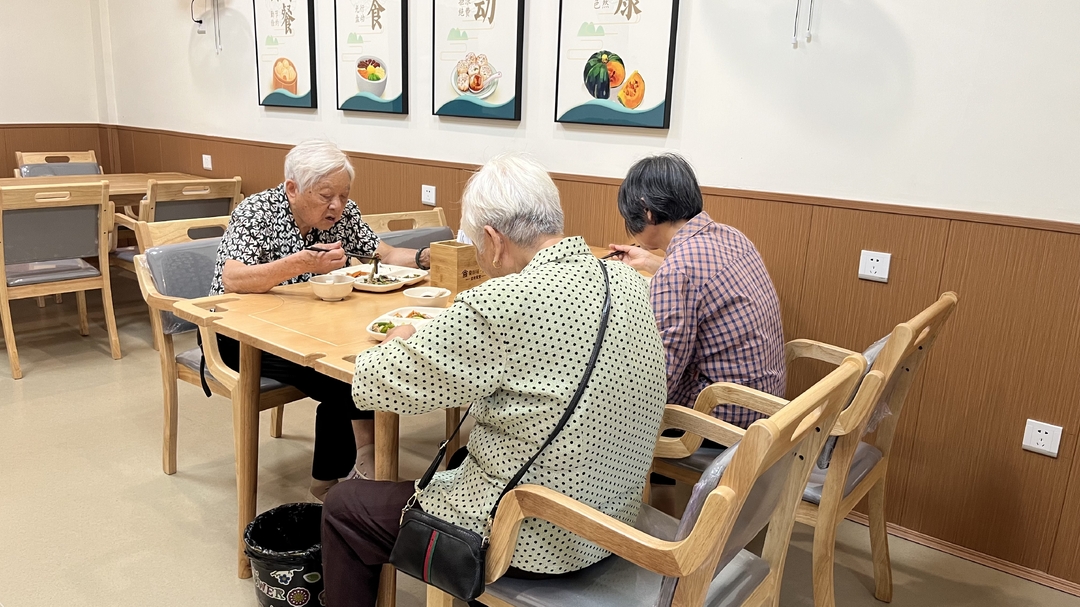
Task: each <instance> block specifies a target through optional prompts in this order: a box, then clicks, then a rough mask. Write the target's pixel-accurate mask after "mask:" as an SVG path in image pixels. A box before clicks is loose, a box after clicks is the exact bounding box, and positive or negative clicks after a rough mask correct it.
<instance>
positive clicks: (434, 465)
mask: <svg viewBox="0 0 1080 607" xmlns="http://www.w3.org/2000/svg"><path fill="white" fill-rule="evenodd" d="M600 271H601V272H602V273H603V274H604V291H605V297H604V309H603V315H602V316H601V317H600V331H599V334H598V335H597V337H596V343H595V344H593V349H592V355H591V356H590V357H589V364H588V366H586V367H585V374H584V375H583V376H582V378H581V381H580V382H579V383H578V387H577V391H575V392H574V396H573V398H571V399H570V404H569V405H567V407H566V410H565V411H563V414H562V418H560V419H559V423H557V424H555V429H554V430H552V431H551V434H550V435H548V437H547V440H546V441H544V444H543V445H541V446H540V449H539V450H538V451H537V452H536V453H535V454H533V456H532V457H531V458H529V461H527V462H525V465H524V466H522V467H521V469H520V470H518V471H517V474H515V475H514V477H513V478H512V479H510V482H509V483H507V484H506V487H504V488H503V490H502V493H500V494H499V499H497V500H495V505H494V506H493V507H492V508H491V513H490V514H488V521H491V519H493V518H495V512H496V511H497V510H498V509H499V502H501V501H502V498H503V496H504V495H506V494H507V493H508V492H509V491H510V490H511V489H513V488H514V487H516V486H517V484H518V483H519V482H521V479H522V478H523V477H524V476H525V472H526V471H527V470H528V469H529V466H532V465H533V462H535V461H536V458H538V457H540V454H541V453H543V451H544V449H546V448H547V446H548V445H550V444H551V442H552V441H554V440H555V436H556V435H558V434H559V432H560V431H561V430H562V429H563V426H565V425H566V422H567V421H569V420H570V416H571V415H573V414H574V409H576V408H577V405H578V401H580V400H581V396H582V394H584V393H585V387H586V385H588V383H589V378H590V377H592V372H593V367H595V366H596V359H597V358H598V357H599V356H600V347H601V346H602V345H603V344H604V334H605V333H607V325H608V318H610V317H611V283H610V281H609V279H608V272H607V266H605V265H604V262H602V261H601V262H600ZM469 411H472V405H469V409H468V410H467V411H465V415H462V416H461V421H459V422H458V425H457V428H454V433H453V434H451V435H450V438H448V439H446V440H444V441H443V442H442V444H441V445H439V454H438V455H436V456H435V460H434V461H432V462H431V465H430V466H428V469H427V472H425V473H424V476H422V477H420V481H419V482H418V483H417V485H416V492H417V493H419V492H420V491H423V490H424V488H426V487H427V486H428V483H430V482H431V479H432V477H433V476H435V471H436V470H438V468H439V464H440V463H442V460H443V458H444V457H445V456H446V445H447V444H448V443H449V442H450V441H451V440H453V438H454V437H455V436H457V433H458V430H460V429H461V424H463V423H465V418H466V417H468V416H469ZM414 497H415V495H414ZM411 503H412V500H410V505H411ZM408 508H409V506H408V505H406V507H405V509H406V510H408ZM402 513H403V514H404V511H402Z"/></svg>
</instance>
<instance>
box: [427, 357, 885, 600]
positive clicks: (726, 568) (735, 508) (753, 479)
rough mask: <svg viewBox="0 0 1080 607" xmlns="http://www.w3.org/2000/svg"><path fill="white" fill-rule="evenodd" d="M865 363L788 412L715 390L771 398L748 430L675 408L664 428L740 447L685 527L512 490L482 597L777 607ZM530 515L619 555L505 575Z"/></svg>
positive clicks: (704, 484) (699, 489)
mask: <svg viewBox="0 0 1080 607" xmlns="http://www.w3.org/2000/svg"><path fill="white" fill-rule="evenodd" d="M865 367H866V361H865V360H864V359H863V358H862V356H860V355H858V354H855V355H852V356H850V357H848V359H847V360H845V361H844V362H843V363H841V364H840V365H839V366H838V367H837V369H835V370H833V372H832V373H830V374H829V375H828V376H826V377H825V378H824V379H822V380H821V381H820V382H818V383H817V384H815V385H814V386H813V387H812V388H810V389H809V390H807V391H806V392H805V393H803V394H802V395H801V396H799V397H798V398H796V399H795V400H793V401H791V402H790V403H786V406H780V399H775V398H774V397H770V396H768V395H764V394H761V393H759V392H756V391H754V390H752V389H750V388H746V387H742V386H736V385H732V384H715V385H713V386H710V387H709V388H708V390H710V391H713V392H715V393H716V395H717V397H720V398H724V399H725V401H726V402H733V403H750V402H756V401H758V400H762V399H763V400H766V401H768V402H770V403H772V404H774V405H777V407H776V409H777V411H776V413H775V414H774V415H772V416H771V417H769V418H766V419H762V420H759V421H757V422H755V423H754V424H752V425H751V426H750V428H749V429H747V430H745V431H744V430H742V429H741V428H734V427H732V426H729V425H727V424H724V423H723V422H720V421H719V420H716V419H714V418H712V417H710V416H708V415H706V414H702V413H699V412H697V411H694V410H692V409H689V408H686V407H680V406H675V405H668V407H667V409H666V410H665V412H664V423H663V426H662V427H663V428H679V429H683V430H686V431H687V432H692V433H695V434H696V435H698V436H704V437H708V438H709V439H710V440H714V441H716V442H718V443H720V444H724V445H729V446H730V448H728V449H727V450H726V451H725V452H724V453H723V454H721V455H720V456H719V457H717V458H716V459H714V460H713V462H711V464H710V465H709V466H708V467H707V469H706V474H704V475H703V476H702V477H701V479H700V480H699V482H698V483H697V484H696V485H695V487H694V491H693V494H692V495H691V499H690V503H689V504H688V505H687V508H686V511H685V512H684V513H683V518H682V519H681V520H676V519H674V518H672V517H670V516H667V515H666V514H663V513H661V512H659V511H657V510H655V509H653V508H652V507H650V506H648V505H647V504H643V505H642V507H641V512H640V513H639V515H638V518H637V521H636V523H635V524H634V525H633V526H631V525H627V524H624V523H622V522H620V521H617V520H615V519H613V518H611V517H609V516H607V515H604V514H602V513H600V512H598V511H596V510H594V509H592V508H589V507H587V506H584V505H583V504H581V503H580V502H577V501H575V500H573V499H570V498H568V497H566V496H564V495H562V494H560V493H558V492H556V491H553V490H551V489H548V488H545V487H538V486H535V485H526V486H522V487H518V488H517V489H514V490H513V491H510V492H509V493H508V494H507V495H506V497H505V498H503V501H502V502H501V504H500V506H499V511H498V514H497V516H496V517H495V521H494V524H493V527H492V532H491V544H490V547H489V549H488V553H487V579H488V586H487V589H486V592H485V594H484V595H483V596H481V597H480V599H479V602H481V603H483V604H485V605H488V606H490V607H505V606H508V605H510V606H525V605H528V606H530V607H539V606H546V605H573V606H590V607H606V606H609V605H610V606H612V607H615V606H618V607H638V606H640V607H649V606H657V607H668V606H678V607H697V606H701V605H707V606H709V607H736V606H758V605H770V606H774V605H776V604H777V601H778V600H779V592H780V581H781V579H782V577H783V572H784V564H785V560H786V558H787V552H788V544H789V542H790V541H791V531H792V527H793V526H794V523H795V509H796V507H797V505H798V502H799V500H800V498H801V496H802V491H803V487H805V486H806V480H807V478H808V475H809V474H810V468H811V467H812V466H813V463H814V460H815V459H816V458H817V456H818V454H819V453H820V452H821V449H822V446H823V445H824V442H825V439H826V438H827V437H828V428H830V427H831V426H832V424H833V423H834V422H835V421H836V418H837V416H838V415H839V413H840V409H841V407H842V406H843V404H844V403H845V402H847V400H848V398H849V397H850V395H851V393H852V391H853V390H854V389H855V386H856V385H857V383H858V379H859V377H861V376H862V373H863V371H864V370H865ZM736 443H737V446H736ZM530 518H539V519H543V520H546V521H550V522H551V523H553V524H555V525H558V526H559V527H561V528H563V529H567V530H569V531H572V532H574V533H576V534H578V535H579V536H581V537H583V538H585V539H587V540H589V541H591V542H594V543H596V544H597V545H599V546H601V547H602V548H604V549H605V550H608V551H610V552H612V553H614V554H613V556H610V557H608V558H607V559H605V560H604V561H601V562H600V563H598V564H596V565H593V566H592V567H589V568H587V569H584V570H582V571H580V572H577V573H574V574H569V575H565V576H559V577H557V578H553V579H550V580H522V579H511V578H506V577H502V575H503V574H504V573H505V572H506V570H507V568H508V566H509V565H510V561H511V558H512V556H513V553H514V549H515V545H516V543H517V538H518V532H519V530H520V526H521V524H522V521H524V520H525V519H530ZM766 525H767V526H768V528H769V529H768V533H767V535H766V539H765V547H764V550H763V552H762V556H761V557H758V556H755V555H754V554H752V553H750V552H749V551H747V550H745V546H746V545H747V544H749V543H750V542H751V541H752V540H753V539H754V538H755V537H756V536H757V534H758V533H759V532H760V531H761V530H762V529H764V528H765V526H766ZM427 604H428V606H429V607H435V606H438V607H449V606H450V604H451V601H450V600H449V596H448V595H446V594H445V593H443V592H442V591H440V590H438V589H435V588H433V587H429V588H428V601H427Z"/></svg>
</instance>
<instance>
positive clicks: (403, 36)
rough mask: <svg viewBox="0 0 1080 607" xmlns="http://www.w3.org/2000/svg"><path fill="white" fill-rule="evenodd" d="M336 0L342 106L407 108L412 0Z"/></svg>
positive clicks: (370, 109) (369, 109)
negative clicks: (409, 10) (409, 1)
mask: <svg viewBox="0 0 1080 607" xmlns="http://www.w3.org/2000/svg"><path fill="white" fill-rule="evenodd" d="M334 2H335V4H334V25H335V38H336V43H337V47H336V48H337V69H336V71H337V104H338V105H337V106H338V109H339V110H353V111H361V112H385V113H391V114H408V113H409V70H408V66H409V54H408V53H409V50H408V31H409V25H408V24H409V17H408V5H409V3H408V0H334Z"/></svg>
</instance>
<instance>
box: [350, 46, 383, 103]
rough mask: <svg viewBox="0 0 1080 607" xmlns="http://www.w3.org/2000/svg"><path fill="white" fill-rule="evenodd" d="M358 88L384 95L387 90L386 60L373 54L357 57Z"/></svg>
mask: <svg viewBox="0 0 1080 607" xmlns="http://www.w3.org/2000/svg"><path fill="white" fill-rule="evenodd" d="M356 88H357V89H358V90H359V91H360V92H361V93H371V94H372V95H375V96H376V97H382V94H383V91H385V90H386V62H385V61H383V60H382V59H379V58H378V57H373V56H371V55H363V56H362V57H360V58H359V59H357V60H356Z"/></svg>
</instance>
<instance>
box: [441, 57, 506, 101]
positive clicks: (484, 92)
mask: <svg viewBox="0 0 1080 607" xmlns="http://www.w3.org/2000/svg"><path fill="white" fill-rule="evenodd" d="M488 65H491V64H490V63H489V64H488ZM491 71H492V72H497V71H499V70H497V69H495V66H494V65H491ZM498 86H499V81H498V80H495V81H493V82H489V83H487V85H486V86H485V87H484V88H482V89H480V90H479V91H477V92H475V93H474V92H473V91H472V89H469V90H467V91H462V90H461V89H459V88H458V87H457V63H455V64H454V67H453V69H451V70H450V88H452V89H454V92H455V93H457V94H458V95H461V96H469V97H476V98H477V99H484V98H485V97H490V96H491V94H492V93H494V92H495V89H496V88H498Z"/></svg>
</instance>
